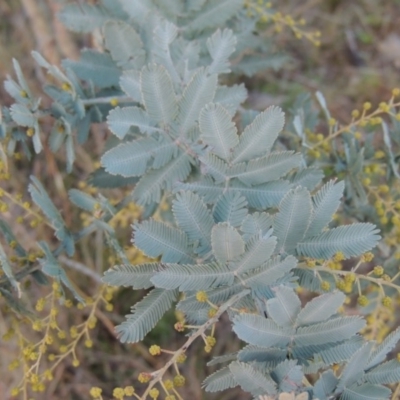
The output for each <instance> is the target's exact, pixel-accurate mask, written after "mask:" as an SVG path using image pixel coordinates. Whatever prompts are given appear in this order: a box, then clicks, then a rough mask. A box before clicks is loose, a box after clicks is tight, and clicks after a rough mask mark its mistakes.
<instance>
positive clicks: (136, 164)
mask: <svg viewBox="0 0 400 400" xmlns="http://www.w3.org/2000/svg"><path fill="white" fill-rule="evenodd" d="M146 139H147V140H144V141H143V140H142V141H141V140H135V141H134V142H128V143H122V144H120V145H118V146H116V147H113V148H112V149H110V150H108V151H107V152H106V153H104V154H103V156H102V157H101V163H102V165H103V166H104V168H105V170H106V171H107V172H108V173H110V174H114V175H122V176H124V177H130V176H142V175H143V174H144V173H145V172H146V169H147V167H148V165H147V164H148V161H149V160H150V158H151V151H149V150H150V149H149V146H148V145H149V144H150V142H154V143H156V142H155V141H154V140H153V139H151V138H146Z"/></svg>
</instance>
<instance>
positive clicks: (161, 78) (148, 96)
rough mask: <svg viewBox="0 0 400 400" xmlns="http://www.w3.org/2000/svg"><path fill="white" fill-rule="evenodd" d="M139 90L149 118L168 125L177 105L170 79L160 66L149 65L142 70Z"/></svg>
mask: <svg viewBox="0 0 400 400" xmlns="http://www.w3.org/2000/svg"><path fill="white" fill-rule="evenodd" d="M140 88H141V92H142V99H143V104H144V105H145V107H146V111H147V113H148V115H149V116H150V118H151V119H152V120H154V121H155V122H158V123H161V124H163V125H168V124H170V123H171V121H173V120H174V119H175V117H176V116H177V113H178V104H177V100H176V96H175V91H174V87H173V85H172V81H171V77H170V76H169V74H168V72H167V70H166V69H165V67H163V66H162V65H156V64H150V65H147V66H144V67H143V68H142V72H141V74H140Z"/></svg>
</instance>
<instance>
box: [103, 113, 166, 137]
mask: <svg viewBox="0 0 400 400" xmlns="http://www.w3.org/2000/svg"><path fill="white" fill-rule="evenodd" d="M107 123H108V127H109V128H110V131H111V132H112V133H114V135H116V136H117V137H118V138H120V139H123V138H124V137H125V135H126V134H127V133H128V132H129V130H130V128H131V127H133V126H135V127H137V128H139V130H140V131H141V132H142V133H145V134H152V133H155V132H161V129H159V128H157V127H156V126H155V123H154V121H152V120H151V119H150V117H149V116H148V115H147V114H146V113H145V112H144V111H143V110H142V109H141V108H138V107H123V108H121V107H116V108H114V109H113V110H111V111H110V113H109V114H108V116H107Z"/></svg>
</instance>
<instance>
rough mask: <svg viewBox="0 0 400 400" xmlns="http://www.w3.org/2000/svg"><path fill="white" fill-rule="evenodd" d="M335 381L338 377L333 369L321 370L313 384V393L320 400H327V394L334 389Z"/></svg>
mask: <svg viewBox="0 0 400 400" xmlns="http://www.w3.org/2000/svg"><path fill="white" fill-rule="evenodd" d="M337 382H338V378H336V376H335V374H334V373H333V371H331V370H328V371H325V372H323V373H322V374H321V376H320V378H319V379H318V380H317V382H316V383H315V385H314V395H315V396H317V398H318V399H320V400H327V398H328V396H329V395H330V394H332V393H333V391H334V390H335V388H336V385H337Z"/></svg>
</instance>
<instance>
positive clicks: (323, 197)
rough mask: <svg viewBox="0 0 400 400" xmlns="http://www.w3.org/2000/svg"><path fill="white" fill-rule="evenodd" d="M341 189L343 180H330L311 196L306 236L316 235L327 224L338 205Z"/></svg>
mask: <svg viewBox="0 0 400 400" xmlns="http://www.w3.org/2000/svg"><path fill="white" fill-rule="evenodd" d="M343 190H344V182H343V181H342V182H338V183H335V182H334V181H330V182H328V183H326V184H325V185H324V186H322V188H321V189H320V190H319V191H318V192H317V193H316V194H315V195H314V196H313V197H312V201H313V212H312V216H311V221H310V225H309V227H308V230H307V233H306V237H308V236H315V235H318V234H319V233H320V232H321V231H322V230H323V229H324V228H325V227H326V226H327V225H328V223H329V222H330V221H331V219H332V217H333V214H334V213H335V212H336V210H337V209H338V207H339V204H340V198H341V197H342V195H343Z"/></svg>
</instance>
